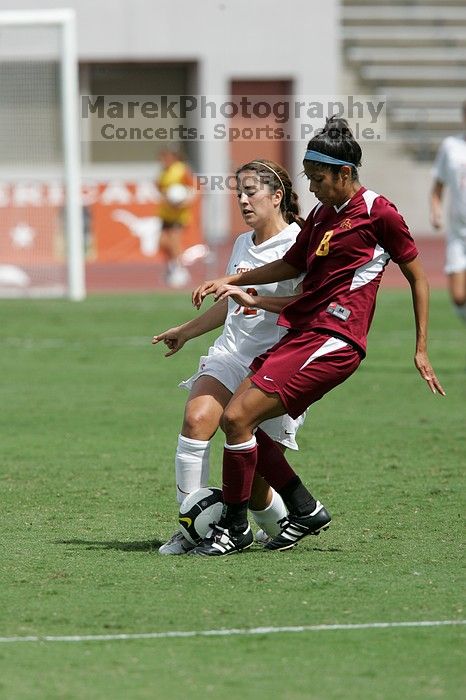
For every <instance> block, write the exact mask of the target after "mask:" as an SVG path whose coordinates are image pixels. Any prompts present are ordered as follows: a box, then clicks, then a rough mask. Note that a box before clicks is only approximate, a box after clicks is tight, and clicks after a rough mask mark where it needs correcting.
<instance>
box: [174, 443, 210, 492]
mask: <svg viewBox="0 0 466 700" xmlns="http://www.w3.org/2000/svg"><path fill="white" fill-rule="evenodd" d="M209 454H210V440H193V439H192V438H187V437H184V435H178V445H177V448H176V456H175V474H176V500H177V501H178V503H182V502H183V500H184V499H185V498H186V496H187V495H188V494H189V493H192V492H193V491H197V489H200V488H202V487H203V486H208V485H209Z"/></svg>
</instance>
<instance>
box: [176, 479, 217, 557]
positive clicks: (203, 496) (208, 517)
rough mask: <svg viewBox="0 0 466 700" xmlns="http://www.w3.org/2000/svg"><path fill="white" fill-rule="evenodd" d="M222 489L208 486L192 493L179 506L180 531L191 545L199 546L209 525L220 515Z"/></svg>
mask: <svg viewBox="0 0 466 700" xmlns="http://www.w3.org/2000/svg"><path fill="white" fill-rule="evenodd" d="M222 508H223V494H222V489H217V488H215V487H212V486H209V487H206V488H202V489H198V490H197V491H193V492H192V493H190V494H189V496H186V498H185V499H184V501H183V503H182V504H181V505H180V513H179V516H178V520H179V523H180V530H181V532H182V533H183V535H184V536H185V537H186V539H187V540H188V541H189V542H191V544H199V542H201V541H202V540H203V539H204V538H205V537H206V536H207V534H208V532H209V530H210V529H211V528H210V524H211V523H218V521H219V520H220V517H221V515H222Z"/></svg>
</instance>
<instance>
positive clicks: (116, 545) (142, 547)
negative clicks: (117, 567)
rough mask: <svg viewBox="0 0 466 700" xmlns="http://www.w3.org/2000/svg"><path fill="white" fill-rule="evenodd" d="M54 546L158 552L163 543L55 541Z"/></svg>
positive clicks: (152, 541)
mask: <svg viewBox="0 0 466 700" xmlns="http://www.w3.org/2000/svg"><path fill="white" fill-rule="evenodd" d="M53 544H71V545H80V546H84V547H85V548H86V549H116V550H117V551H119V552H153V551H156V550H157V549H158V548H159V547H160V545H161V544H163V542H162V541H161V540H143V541H140V542H138V541H136V542H120V541H119V540H109V541H108V542H105V541H104V542H100V541H95V540H79V539H73V540H55V541H54V542H53Z"/></svg>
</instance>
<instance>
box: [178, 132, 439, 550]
mask: <svg viewBox="0 0 466 700" xmlns="http://www.w3.org/2000/svg"><path fill="white" fill-rule="evenodd" d="M361 155H362V152H361V148H360V146H359V144H358V143H357V142H356V140H355V139H354V137H353V134H352V133H351V130H350V129H349V127H348V124H347V122H346V121H345V120H344V119H335V118H331V119H330V120H328V122H327V124H326V126H325V128H324V130H323V131H322V133H320V134H318V135H316V136H314V137H313V138H312V139H311V141H310V142H309V143H308V147H307V150H306V153H305V156H304V172H305V174H306V176H307V178H308V180H309V189H310V191H311V192H313V193H314V194H315V196H316V197H317V199H318V200H319V204H317V206H316V207H314V209H313V210H312V211H311V213H310V214H309V217H308V218H307V220H306V223H305V225H304V228H303V229H302V230H301V232H300V233H299V234H298V237H297V239H296V242H295V243H294V245H292V246H291V248H290V249H289V250H288V251H287V252H286V253H285V255H284V256H283V258H282V259H281V260H277V261H274V262H271V263H268V264H266V265H264V266H262V267H259V268H256V269H254V270H250V271H248V272H244V273H240V274H236V275H231V276H229V277H224V278H221V279H217V280H213V281H208V282H204V283H203V284H202V285H201V286H200V287H198V288H197V289H196V290H195V291H194V292H193V303H194V305H195V306H196V307H197V308H199V307H200V305H201V303H202V300H203V299H204V298H205V296H206V295H208V294H213V295H214V297H215V298H216V299H224V298H226V297H232V298H233V299H234V300H235V301H237V303H239V304H241V305H243V306H250V307H252V308H266V305H267V308H268V305H269V304H270V303H271V302H270V298H269V300H267V299H266V298H262V297H260V296H255V297H250V296H249V295H248V294H247V293H246V292H244V291H243V290H241V289H238V287H237V285H242V286H247V285H250V284H251V285H254V284H265V283H269V282H272V281H278V280H284V279H289V278H292V277H296V275H298V274H299V273H302V272H304V273H305V277H304V281H303V294H302V295H301V296H299V297H297V298H296V297H295V300H294V301H292V302H291V303H288V304H286V303H285V302H284V303H283V305H282V309H281V313H280V316H279V319H278V324H279V325H282V326H285V327H286V328H288V332H287V333H286V335H285V336H284V337H283V338H282V339H281V340H280V341H279V342H278V343H277V344H276V345H274V346H273V348H271V349H270V350H268V351H267V352H265V353H263V354H262V355H260V356H259V357H257V358H255V360H254V361H253V362H252V364H251V370H252V374H251V375H250V377H248V378H247V379H245V380H244V381H243V383H242V384H241V385H240V386H239V387H238V389H237V391H236V393H235V394H234V396H233V397H232V399H231V401H230V403H229V404H228V405H227V407H226V409H225V411H224V414H223V417H222V429H223V430H224V432H225V437H226V444H225V449H224V458H223V495H224V500H225V508H224V512H223V514H222V519H221V520H220V522H219V524H218V525H216V526H214V529H213V531H212V535H211V536H210V537H209V538H208V539H206V540H204V542H203V543H201V544H200V545H199V546H198V547H196V548H195V549H193V550H191V552H190V554H197V555H203V556H222V555H227V554H233V553H236V552H240V551H242V550H244V549H247V548H248V547H249V546H250V545H251V544H252V542H253V536H252V533H251V530H250V528H249V525H248V521H247V507H248V499H249V496H250V492H251V484H252V480H253V477H254V472H255V470H256V469H257V471H258V473H259V474H261V475H262V476H263V477H264V478H265V480H266V481H267V482H268V483H269V484H270V485H271V486H272V487H273V488H274V489H275V490H276V491H277V492H278V493H279V494H280V495H281V496H282V498H283V500H284V502H285V504H286V506H287V508H288V511H289V512H288V515H287V516H286V517H285V518H283V520H282V522H281V532H280V533H279V534H278V535H277V536H276V537H275V538H274V539H273V540H272V541H270V542H269V543H268V544H266V545H265V547H266V549H270V550H285V549H290V548H292V547H294V546H295V545H296V544H297V542H299V540H300V539H302V538H303V537H305V536H306V535H316V534H318V533H319V532H320V531H321V530H324V529H327V527H328V526H329V524H330V521H331V516H330V514H329V512H328V511H327V510H326V509H325V508H324V506H323V505H322V504H321V503H320V502H319V501H317V500H316V499H315V498H314V497H313V496H312V494H311V493H310V492H309V491H308V489H307V488H306V487H305V486H304V484H303V483H302V482H301V480H300V478H299V477H298V475H297V474H296V473H295V472H294V471H293V469H292V468H291V466H290V465H289V464H288V462H287V460H286V459H285V457H284V455H283V454H282V452H281V451H280V450H279V449H278V448H277V447H276V445H275V444H274V442H273V441H272V440H271V439H270V438H269V437H268V436H267V435H266V434H265V433H264V432H263V431H262V430H261V429H260V428H257V426H258V425H259V424H260V423H261V422H262V421H264V420H266V419H268V418H273V417H275V416H279V415H282V414H284V413H288V414H289V415H290V416H292V417H296V416H298V415H300V414H301V413H302V412H303V411H304V410H305V409H306V408H307V407H308V406H310V405H311V404H312V403H314V402H315V401H318V400H319V399H320V398H322V396H324V395H325V394H326V393H327V392H329V391H330V390H331V389H333V388H334V387H335V386H337V385H338V384H341V382H344V381H345V380H346V379H347V378H348V377H349V376H350V375H351V374H352V373H353V372H354V371H355V370H356V369H357V368H358V366H359V364H360V362H361V360H362V359H363V358H364V356H365V353H366V338H367V333H368V331H369V327H370V324H371V321H372V317H373V314H374V309H375V299H376V295H377V290H378V288H379V285H380V281H381V278H382V275H383V271H384V269H385V267H386V265H387V263H388V262H389V260H390V259H392V260H393V261H394V262H395V263H397V264H398V265H399V267H400V269H401V271H402V272H403V274H404V276H405V277H406V279H407V280H408V282H409V284H410V287H411V293H412V300H413V307H414V317H415V325H416V349H415V355H414V364H415V366H416V368H417V369H418V371H419V373H420V375H421V377H422V378H423V379H424V380H425V381H426V382H427V385H428V387H429V388H430V390H431V391H432V392H433V393H434V394H436V393H437V392H438V393H439V394H441V395H445V392H444V391H443V388H442V386H441V384H440V382H439V381H438V379H437V377H436V376H435V373H434V371H433V369H432V366H431V364H430V361H429V358H428V355H427V325H428V305H429V288H428V283H427V279H426V276H425V273H424V270H423V268H422V265H421V263H420V261H419V259H418V251H417V249H416V245H415V243H414V241H413V239H412V237H411V235H410V232H409V230H408V228H407V226H406V223H405V222H404V220H403V218H402V216H401V215H400V214H399V213H398V211H397V209H396V207H395V206H394V205H393V204H392V203H391V202H390V201H389V200H388V199H386V198H385V197H383V196H381V195H379V194H377V193H375V192H373V191H372V190H368V189H366V188H365V187H363V186H362V185H361V184H360V182H359V180H358V173H357V167H358V166H359V164H360V161H361ZM276 301H277V303H278V301H279V300H278V299H277V300H276Z"/></svg>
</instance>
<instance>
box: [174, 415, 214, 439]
mask: <svg viewBox="0 0 466 700" xmlns="http://www.w3.org/2000/svg"><path fill="white" fill-rule="evenodd" d="M211 422H212V421H211V419H210V417H209V414H208V412H207V411H205V410H203V409H196V410H190V411H186V412H185V414H184V419H183V428H182V430H181V432H182V435H184V436H185V437H188V438H191V439H193V440H208V439H209V438H210V433H212V426H211ZM213 432H215V430H214V431H213ZM207 434H209V437H205V436H206V435H207Z"/></svg>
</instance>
